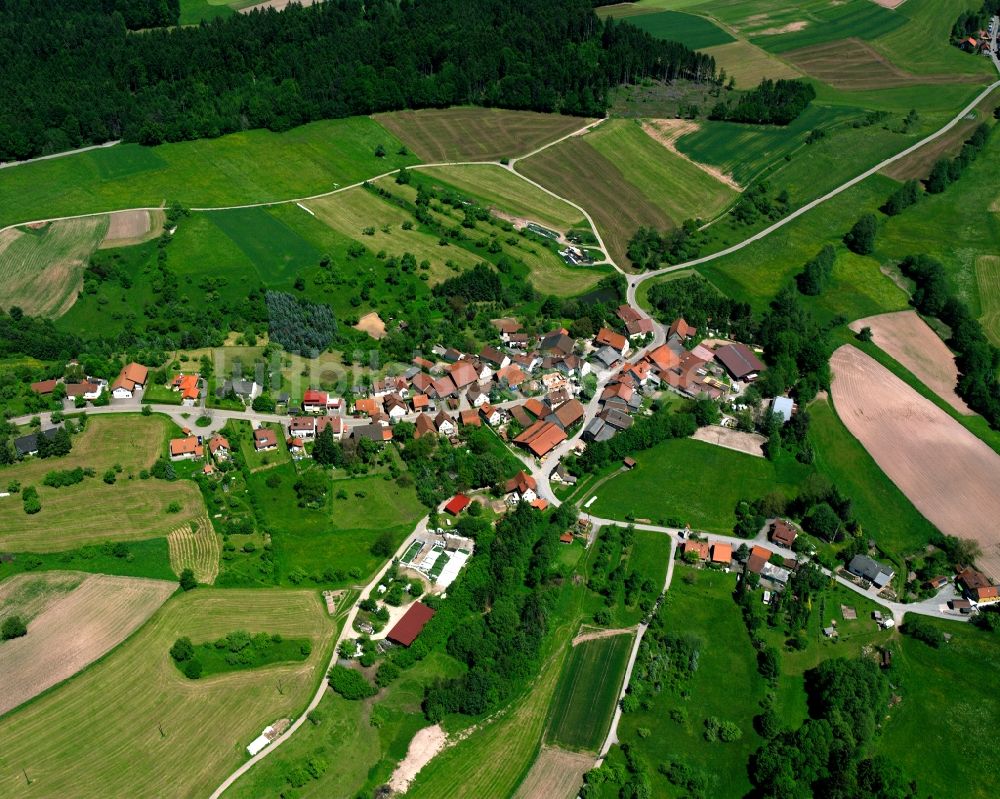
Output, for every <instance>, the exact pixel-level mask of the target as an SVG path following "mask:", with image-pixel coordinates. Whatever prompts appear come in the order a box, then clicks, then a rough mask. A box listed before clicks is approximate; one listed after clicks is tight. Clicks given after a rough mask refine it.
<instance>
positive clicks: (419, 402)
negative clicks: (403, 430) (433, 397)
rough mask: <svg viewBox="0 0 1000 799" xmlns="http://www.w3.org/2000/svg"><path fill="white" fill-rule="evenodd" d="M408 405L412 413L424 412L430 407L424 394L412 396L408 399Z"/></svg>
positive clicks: (429, 402) (428, 400) (428, 399)
mask: <svg viewBox="0 0 1000 799" xmlns="http://www.w3.org/2000/svg"><path fill="white" fill-rule="evenodd" d="M410 405H412V406H413V410H414V411H417V412H420V411H426V410H427V409H428V408H429V407H430V406H431V401H430V398H429V397H428V396H427V395H426V394H414V395H413V396H412V397H410Z"/></svg>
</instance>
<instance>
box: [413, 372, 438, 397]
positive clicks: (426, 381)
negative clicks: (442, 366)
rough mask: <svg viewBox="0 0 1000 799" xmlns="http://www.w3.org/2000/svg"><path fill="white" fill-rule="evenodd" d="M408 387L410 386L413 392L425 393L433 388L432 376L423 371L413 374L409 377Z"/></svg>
mask: <svg viewBox="0 0 1000 799" xmlns="http://www.w3.org/2000/svg"><path fill="white" fill-rule="evenodd" d="M410 388H412V389H413V391H414V392H419V393H421V394H426V393H427V392H428V391H432V390H433V389H434V378H433V377H431V376H430V375H429V374H425V373H424V372H420V373H418V374H415V375H414V376H413V377H411V378H410Z"/></svg>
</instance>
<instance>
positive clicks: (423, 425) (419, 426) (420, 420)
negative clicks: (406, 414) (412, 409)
mask: <svg viewBox="0 0 1000 799" xmlns="http://www.w3.org/2000/svg"><path fill="white" fill-rule="evenodd" d="M413 426H414V428H415V430H414V431H413V437H414V438H423V437H424V436H425V435H427V434H428V433H431V434H433V435H437V428H436V427H435V426H434V420H433V419H432V418H431V417H430V415H428V414H426V413H421V414H420V415H419V416H417V418H416V421H415V422H414V423H413Z"/></svg>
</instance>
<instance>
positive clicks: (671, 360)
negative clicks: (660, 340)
mask: <svg viewBox="0 0 1000 799" xmlns="http://www.w3.org/2000/svg"><path fill="white" fill-rule="evenodd" d="M646 357H647V358H649V359H650V360H651V361H652V362H653V363H655V364H656V365H657V367H659V369H660V370H662V371H666V370H667V369H673V368H674V367H675V366H677V364H678V363H680V358H678V357H677V353H676V352H674V351H673V350H672V349H670V347H668V346H667V345H666V344H661V345H660V346H659V347H657V348H656V349H655V350H650V352H649V353H648V354H647V356H646Z"/></svg>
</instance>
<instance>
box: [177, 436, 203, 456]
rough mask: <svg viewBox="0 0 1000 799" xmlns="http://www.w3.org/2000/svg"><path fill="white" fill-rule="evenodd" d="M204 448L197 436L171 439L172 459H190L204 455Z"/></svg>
mask: <svg viewBox="0 0 1000 799" xmlns="http://www.w3.org/2000/svg"><path fill="white" fill-rule="evenodd" d="M202 453H203V450H202V447H201V444H199V443H198V437H197V436H185V437H184V438H172V439H170V460H172V461H189V460H194V459H195V458H200V457H201V456H202Z"/></svg>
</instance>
